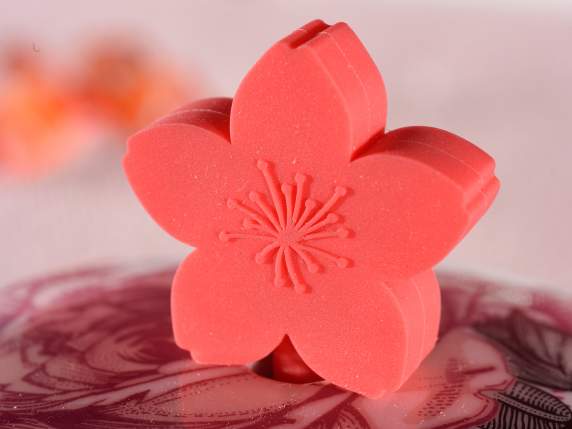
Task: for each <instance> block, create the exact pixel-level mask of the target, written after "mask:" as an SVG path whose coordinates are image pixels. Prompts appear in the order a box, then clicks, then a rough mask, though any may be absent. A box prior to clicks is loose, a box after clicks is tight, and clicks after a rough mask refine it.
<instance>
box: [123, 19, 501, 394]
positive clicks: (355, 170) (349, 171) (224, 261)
mask: <svg viewBox="0 0 572 429" xmlns="http://www.w3.org/2000/svg"><path fill="white" fill-rule="evenodd" d="M385 118H386V95H385V89H384V86H383V81H382V79H381V76H380V74H379V72H378V70H377V68H376V67H375V65H374V63H373V61H372V60H371V58H370V57H369V55H368V53H367V51H366V50H365V48H364V47H363V46H362V44H361V42H360V41H359V39H358V38H357V36H356V35H355V34H354V33H353V32H352V31H351V29H350V28H349V27H348V26H347V25H346V24H343V23H339V24H336V25H334V26H328V25H326V24H325V23H323V22H321V21H313V22H311V23H309V24H307V25H306V26H304V27H302V28H301V29H299V30H296V31H295V32H294V33H292V34H291V35H290V36H288V37H286V38H285V39H283V40H281V41H279V42H278V43H277V44H276V45H274V46H273V47H272V48H271V49H270V50H269V51H268V52H267V53H266V54H265V55H264V56H263V57H262V58H261V59H260V60H259V61H258V62H257V63H256V64H255V66H254V67H253V68H252V70H251V71H250V72H249V73H248V74H247V76H246V77H245V78H244V80H243V82H242V83H241V85H240V87H239V89H238V91H237V94H236V95H235V98H234V100H231V99H210V100H202V101H199V102H196V103H193V104H190V105H188V106H185V107H183V108H181V109H179V110H177V111H175V112H173V113H172V114H170V115H169V116H167V117H166V118H164V119H162V120H160V121H158V122H156V123H154V124H152V125H151V126H150V127H149V128H147V129H145V130H143V131H141V132H139V133H138V134H136V135H135V136H133V137H132V138H131V139H130V142H129V148H128V153H127V155H126V158H125V170H126V172H127V176H128V178H129V181H130V183H131V185H132V187H133V189H134V190H135V192H136V194H137V196H138V197H139V199H140V200H141V202H142V204H143V205H144V207H145V208H146V209H147V211H148V212H149V213H150V214H151V216H153V218H154V219H155V220H156V221H157V222H158V223H159V224H160V225H161V226H162V227H163V228H164V229H165V230H166V231H167V232H169V233H170V234H171V235H173V236H174V237H176V238H177V239H179V240H181V241H183V242H185V243H188V244H191V245H194V246H197V247H198V250H197V251H196V252H195V253H193V254H191V255H190V256H189V257H188V258H187V259H186V260H185V261H184V262H183V263H182V264H181V266H180V267H179V270H178V272H177V275H176V277H175V280H174V285H173V295H172V313H173V326H174V331H175V339H176V341H177V344H178V345H179V346H181V347H183V348H185V349H187V350H189V351H190V352H191V354H192V356H193V358H194V359H195V360H196V361H197V362H201V363H217V364H244V363H248V362H251V361H255V360H257V359H260V358H262V357H264V356H266V355H267V354H269V353H270V352H271V351H272V350H273V349H274V348H275V347H276V346H277V345H278V344H279V343H280V342H281V341H282V340H283V338H284V337H285V336H288V337H289V338H290V340H291V341H292V343H293V345H294V347H295V348H296V350H297V351H298V353H299V354H300V356H301V357H302V359H303V360H304V362H305V363H306V364H307V365H308V366H309V367H310V368H312V370H314V371H315V372H316V373H317V374H319V375H320V376H322V377H323V378H325V379H326V380H328V381H330V382H332V383H334V384H336V385H338V386H342V387H344V388H347V389H349V390H352V391H355V392H358V393H362V394H364V395H366V396H371V397H377V396H380V395H382V394H384V393H385V392H387V391H395V390H396V389H398V388H399V387H400V386H401V385H402V384H403V383H404V382H405V381H406V380H407V378H408V377H409V375H410V374H411V373H412V372H413V371H414V370H415V368H417V366H418V365H419V363H420V362H421V360H422V359H423V358H424V357H425V356H426V355H427V353H428V352H429V351H430V350H431V349H432V347H433V345H434V343H435V341H436V335H437V330H438V320H439V313H440V304H439V287H438V283H437V281H436V279H435V277H434V275H433V273H432V272H431V268H432V267H433V266H434V265H435V264H436V263H437V262H439V261H440V260H441V259H442V258H443V257H445V255H446V254H447V253H448V252H449V251H450V250H451V249H452V248H453V247H454V246H455V245H456V244H457V243H458V242H459V241H460V240H461V238H462V237H463V236H464V235H465V234H466V233H467V232H468V230H469V229H470V228H471V227H472V226H473V225H474V224H475V223H476V221H477V220H478V219H479V218H480V217H481V216H482V214H483V213H484V212H485V211H486V209H487V208H488V206H489V205H490V204H491V202H492V201H493V199H494V197H495V195H496V192H497V190H498V181H497V179H496V178H495V176H494V161H493V160H492V158H490V157H489V156H488V155H487V154H486V153H484V152H482V151H481V150H480V149H478V148H477V147H475V146H474V145H472V144H471V143H469V142H468V141H466V140H464V139H462V138H460V137H458V136H455V135H453V134H450V133H448V132H445V131H442V130H438V129H435V128H429V127H408V128H403V129H399V130H394V131H391V132H388V133H386V132H385Z"/></svg>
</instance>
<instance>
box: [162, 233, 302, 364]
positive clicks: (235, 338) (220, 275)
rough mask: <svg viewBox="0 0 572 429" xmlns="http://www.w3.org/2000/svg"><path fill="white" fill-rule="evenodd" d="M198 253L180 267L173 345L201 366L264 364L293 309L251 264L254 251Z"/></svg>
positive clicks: (250, 247) (173, 309)
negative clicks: (188, 353)
mask: <svg viewBox="0 0 572 429" xmlns="http://www.w3.org/2000/svg"><path fill="white" fill-rule="evenodd" d="M230 246H232V244H229V247H228V248H225V247H224V246H222V248H218V249H216V250H214V249H211V250H205V249H204V248H200V249H198V250H196V251H195V252H193V253H192V254H191V255H190V256H188V257H187V259H186V260H185V261H184V262H183V263H182V264H181V265H180V266H179V269H178V271H177V273H176V275H175V279H174V282H173V293H172V299H171V314H172V318H173V329H174V334H175V341H176V343H177V344H178V345H179V346H180V347H182V348H184V349H186V350H189V351H190V352H191V355H192V357H193V359H194V360H195V361H197V362H199V363H214V364H224V365H235V364H247V363H250V362H254V361H256V360H258V359H262V358H263V357H265V356H266V355H268V354H269V353H270V352H271V351H272V350H274V349H275V348H276V347H277V346H278V344H279V343H280V341H281V340H282V338H283V337H284V325H285V319H286V318H287V315H288V314H289V313H290V312H291V311H292V307H288V306H287V305H283V303H282V302H281V301H280V297H279V296H277V295H280V293H282V294H285V293H288V294H290V295H291V294H292V290H291V289H289V290H285V289H282V290H280V289H278V288H276V287H274V286H273V285H272V279H271V278H268V277H267V273H266V271H265V270H264V269H261V266H260V265H257V264H256V263H255V262H254V257H253V256H252V254H254V253H255V252H256V250H255V249H256V247H253V245H252V244H251V243H246V244H245V245H244V246H242V247H240V248H236V247H230Z"/></svg>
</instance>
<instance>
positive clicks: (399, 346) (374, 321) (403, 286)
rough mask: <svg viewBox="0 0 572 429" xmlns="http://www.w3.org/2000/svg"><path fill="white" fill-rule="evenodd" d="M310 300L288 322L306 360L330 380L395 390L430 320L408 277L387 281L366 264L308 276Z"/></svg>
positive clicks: (362, 388) (372, 392)
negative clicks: (405, 279) (293, 320)
mask: <svg viewBox="0 0 572 429" xmlns="http://www.w3.org/2000/svg"><path fill="white" fill-rule="evenodd" d="M306 281H307V283H308V285H309V286H310V287H311V290H312V291H311V293H309V294H308V298H307V301H305V302H304V301H300V304H299V305H298V306H297V307H290V308H289V309H290V311H291V312H292V313H294V314H295V315H296V320H295V322H293V323H291V324H290V325H289V326H288V328H289V331H288V334H289V336H290V339H291V340H292V343H293V344H294V347H295V348H296V350H297V351H298V353H299V354H300V356H301V357H302V359H303V360H304V362H305V363H306V364H307V365H308V366H309V367H310V368H311V369H312V370H313V371H315V372H316V373H317V374H318V375H320V376H321V377H323V378H325V379H326V380H328V381H330V382H332V383H334V384H336V385H338V386H341V387H344V388H347V389H349V390H351V391H354V392H358V393H361V394H364V395H366V396H369V397H378V396H380V395H382V394H383V393H385V392H387V391H394V390H396V389H397V388H399V386H401V384H402V383H403V382H404V381H405V380H406V378H407V377H408V376H409V375H410V374H411V372H412V371H413V370H414V369H415V368H416V367H417V365H418V364H419V361H420V355H421V353H420V350H421V345H422V344H423V343H424V338H423V337H425V333H424V332H425V329H424V325H425V323H426V321H425V318H424V315H423V314H422V313H420V312H419V311H418V312H417V313H416V314H415V313H414V310H416V309H418V308H419V306H420V296H419V295H417V296H416V294H415V293H411V291H413V290H414V286H413V285H412V284H411V283H410V282H405V281H401V282H399V284H398V283H397V282H395V283H394V284H393V285H391V287H389V285H387V284H384V283H383V282H382V281H380V280H379V279H376V278H375V276H372V275H371V273H370V272H369V271H368V270H366V269H356V268H355V267H348V268H346V269H335V268H332V269H329V270H326V271H324V272H320V273H317V274H314V275H311V276H310V275H309V276H308V277H307V278H306Z"/></svg>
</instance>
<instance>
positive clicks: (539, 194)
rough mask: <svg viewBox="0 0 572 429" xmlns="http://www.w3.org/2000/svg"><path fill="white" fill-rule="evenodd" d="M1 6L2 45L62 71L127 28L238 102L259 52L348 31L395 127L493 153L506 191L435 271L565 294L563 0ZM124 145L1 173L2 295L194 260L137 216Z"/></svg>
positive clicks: (568, 70) (571, 49)
mask: <svg viewBox="0 0 572 429" xmlns="http://www.w3.org/2000/svg"><path fill="white" fill-rule="evenodd" d="M0 10H1V12H0V48H1V47H2V43H3V42H7V41H9V40H13V39H16V38H17V39H19V40H21V41H23V42H24V45H26V44H28V45H29V46H31V47H32V46H33V49H34V52H35V54H36V55H38V56H40V57H42V59H43V60H45V61H48V62H54V63H59V64H66V63H68V62H73V61H74V60H75V59H76V56H77V51H78V46H81V45H82V44H83V43H85V42H86V41H88V40H89V39H93V38H94V37H97V36H99V35H106V34H111V33H117V34H128V35H130V37H134V38H136V39H138V40H140V41H142V42H143V44H144V45H145V46H149V47H152V49H154V50H155V51H156V52H158V53H160V55H161V56H162V57H165V58H168V59H171V60H172V61H173V63H176V64H178V65H179V66H180V67H181V68H182V69H183V70H185V71H188V73H189V74H191V73H192V74H193V76H197V77H196V79H197V80H200V81H201V85H202V91H201V92H202V93H203V94H207V95H209V96H215V95H228V96H230V95H232V94H233V92H234V90H235V89H236V87H237V85H238V83H239V81H240V79H241V77H242V76H243V75H244V74H245V73H246V71H247V70H248V69H249V67H250V66H251V65H252V64H253V62H254V61H256V59H257V58H258V57H259V56H260V55H261V54H262V53H263V52H264V50H265V49H267V48H268V47H269V46H270V45H271V44H272V43H273V42H274V41H276V40H277V39H278V38H280V37H282V36H283V35H285V34H287V33H289V32H290V31H292V30H294V29H295V28H296V27H298V26H300V25H302V24H304V23H305V22H307V21H309V20H311V19H314V18H318V17H319V18H322V19H324V20H325V21H326V22H328V23H333V22H336V21H339V20H343V21H346V22H348V23H349V24H350V25H351V26H352V27H353V29H354V31H355V32H356V33H357V34H358V36H360V38H361V39H362V41H363V42H364V43H365V45H366V46H367V47H368V49H369V51H370V53H371V55H372V57H373V58H374V60H375V62H376V63H377V65H378V66H379V68H380V70H381V72H382V73H383V75H384V78H385V83H386V87H387V92H388V95H389V119H388V127H389V128H390V129H392V128H397V127H400V126H405V125H422V124H423V125H432V126H436V127H440V128H444V129H447V130H449V131H452V132H455V133H457V134H460V135H462V136H464V137H466V138H468V139H469V140H471V141H473V142H475V143H477V144H478V145H479V146H481V147H482V148H484V149H485V150H487V151H488V152H489V153H491V154H492V155H493V156H494V157H495V158H496V159H497V175H498V176H499V178H500V179H501V181H502V184H503V187H502V190H501V193H500V195H499V197H498V199H497V201H496V203H495V204H494V206H493V208H492V209H491V211H490V212H489V213H488V214H487V215H486V216H485V218H484V219H483V220H482V221H481V222H480V223H479V225H478V226H477V227H476V228H475V229H474V230H473V231H472V232H471V234H470V235H469V236H468V237H467V238H466V239H465V240H464V241H463V243H462V244H461V245H459V246H458V248H457V249H456V250H455V251H454V252H453V253H452V254H451V255H450V256H449V257H448V258H447V260H446V262H445V263H444V266H446V267H448V268H454V269H459V270H468V271H470V272H475V273H483V274H486V275H490V276H495V277H499V276H500V277H505V278H506V277H508V278H516V279H520V280H524V281H525V283H539V282H540V283H542V284H546V285H547V286H549V287H561V288H566V287H567V286H570V285H572V250H571V246H572V226H571V223H572V139H571V136H570V131H569V129H570V127H571V125H572V83H571V82H572V3H571V2H570V1H568V0H562V1H540V0H539V1H536V2H533V1H528V2H526V1H522V0H521V1H508V0H505V1H493V0H489V1H478V2H477V1H469V2H465V1H448V2H447V1H418V2H416V1H406V2H386V1H378V0H371V1H347V0H345V1H342V0H338V1H326V0H322V1H301V0H299V1H292V0H290V1H286V0H282V1H276V0H250V1H238V0H235V1H231V0H228V1H212V0H211V1H197V0H195V1H184V0H180V1H165V0H163V1H123V2H118V1H109V0H99V1H97V2H76V1H71V0H70V1H61V0H60V1H51V2H36V1H27V0H26V1H22V0H20V1H18V2H8V1H7V0H0ZM1 103H2V94H1V93H0V104H1ZM102 138H107V139H109V138H111V137H102ZM122 151H123V147H122V145H121V143H120V142H117V144H108V145H99V146H97V147H95V148H93V149H90V155H89V156H86V157H84V158H83V159H81V160H79V161H77V162H75V163H73V164H72V165H68V166H67V167H66V168H65V169H62V170H58V171H57V172H54V173H53V174H51V175H50V176H48V177H43V178H41V179H39V180H29V179H28V180H20V179H18V178H14V177H11V176H10V175H7V174H5V175H3V176H2V177H0V285H1V284H6V283H8V282H12V281H16V280H19V279H23V278H26V277H29V276H33V275H37V274H42V273H45V272H48V271H49V272H53V271H57V270H60V269H67V268H71V267H75V266H78V265H84V264H93V263H107V262H114V263H115V262H124V261H125V262H129V261H154V260H157V259H159V260H165V261H178V260H180V259H181V258H182V257H183V256H184V255H185V254H186V253H187V252H188V251H189V249H188V248H187V247H186V246H184V245H182V244H180V243H177V242H176V241H175V240H174V239H172V238H170V237H168V236H167V235H166V234H164V233H163V232H162V231H161V230H160V229H159V227H157V226H156V225H155V224H154V223H153V222H152V221H151V220H150V218H149V217H148V216H147V215H146V214H145V212H144V211H143V209H142V208H141V207H140V206H139V204H138V203H137V201H136V200H135V198H134V196H133V195H132V193H131V192H130V190H129V188H128V186H127V183H126V181H125V178H124V176H123V174H122V172H121V168H120V159H121V153H122ZM0 154H1V152H0ZM0 161H1V156H0ZM0 168H1V164H0Z"/></svg>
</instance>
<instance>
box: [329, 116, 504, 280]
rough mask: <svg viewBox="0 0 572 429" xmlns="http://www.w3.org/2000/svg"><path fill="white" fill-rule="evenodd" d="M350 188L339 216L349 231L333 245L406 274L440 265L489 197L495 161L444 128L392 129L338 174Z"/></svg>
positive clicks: (379, 268) (376, 267)
mask: <svg viewBox="0 0 572 429" xmlns="http://www.w3.org/2000/svg"><path fill="white" fill-rule="evenodd" d="M338 180H339V183H340V184H341V185H343V186H345V187H347V188H348V189H349V190H350V192H348V196H347V198H346V199H345V200H344V203H343V205H342V206H340V207H339V209H338V211H339V214H340V215H341V216H342V217H343V218H345V223H346V224H347V225H348V227H350V228H351V229H352V235H351V236H350V237H348V239H346V240H338V241H337V242H336V243H335V244H333V245H335V246H336V251H338V252H340V253H342V254H344V256H346V257H347V258H349V259H350V260H352V261H353V263H354V264H355V265H356V266H361V265H366V266H368V267H369V268H370V270H372V272H373V271H375V272H377V273H379V274H381V275H382V276H383V278H385V279H397V278H408V277H411V276H412V275H415V274H416V273H419V272H422V271H426V270H428V269H430V268H431V267H433V266H434V265H435V264H437V263H438V262H439V261H441V259H442V258H443V257H444V256H445V255H446V254H447V253H448V252H449V251H451V250H452V248H453V247H454V246H455V245H456V244H457V243H458V242H459V241H460V240H461V238H462V237H463V236H464V235H465V234H466V233H467V232H468V230H469V229H470V228H471V227H472V226H473V225H474V224H475V222H476V221H477V220H478V219H479V218H480V217H481V216H482V215H483V213H484V212H485V211H486V209H487V208H488V207H489V205H490V204H491V203H492V201H493V199H494V197H495V196H496V193H497V191H498V187H499V182H498V180H497V178H496V177H495V176H494V161H493V159H492V158H490V157H489V156H488V155H487V154H485V153H484V152H482V151H481V150H480V149H478V148H477V147H476V146H473V145H472V144H471V143H469V142H468V141H466V140H464V139H462V138H461V137H458V136H455V135H453V134H450V133H448V132H446V131H442V130H438V129H435V128H427V127H410V128H403V129H399V130H395V131H392V132H390V133H388V134H386V135H385V136H384V137H383V138H381V139H380V140H379V141H378V142H376V143H375V144H373V145H372V147H370V148H369V149H368V151H367V152H366V153H364V154H363V155H362V156H360V157H359V158H357V159H355V160H354V161H352V162H351V164H350V165H349V168H348V169H347V170H346V171H345V172H344V173H343V174H342V175H341V177H340V178H339V179H338Z"/></svg>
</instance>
